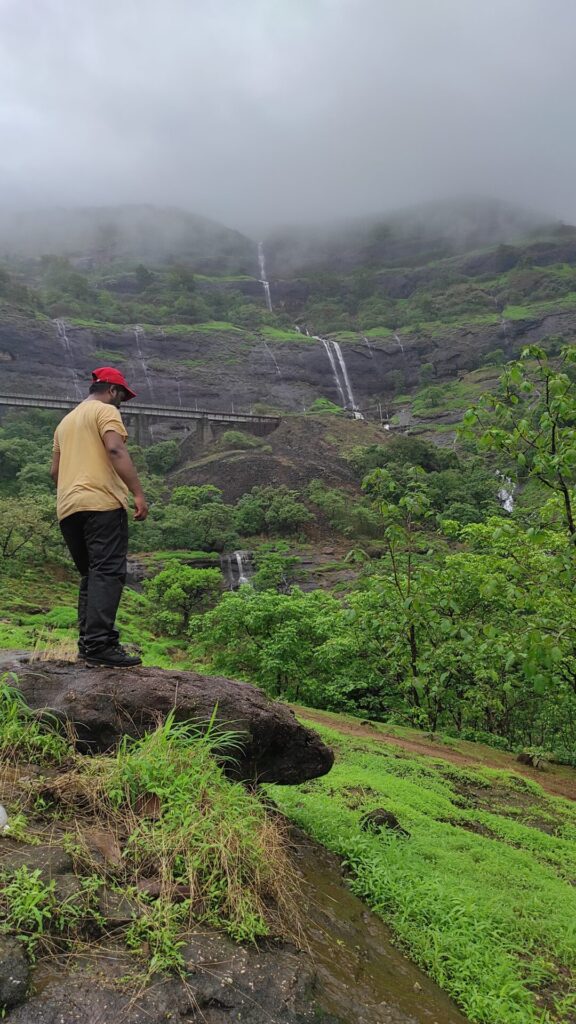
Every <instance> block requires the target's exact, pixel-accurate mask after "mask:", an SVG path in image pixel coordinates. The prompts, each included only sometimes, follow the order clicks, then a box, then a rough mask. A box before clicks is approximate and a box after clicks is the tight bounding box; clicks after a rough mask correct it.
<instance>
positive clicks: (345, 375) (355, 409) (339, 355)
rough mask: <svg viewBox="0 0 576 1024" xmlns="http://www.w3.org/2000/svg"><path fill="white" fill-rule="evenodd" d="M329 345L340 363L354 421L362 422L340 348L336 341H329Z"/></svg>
mask: <svg viewBox="0 0 576 1024" xmlns="http://www.w3.org/2000/svg"><path fill="white" fill-rule="evenodd" d="M330 345H333V346H334V351H335V352H336V357H337V359H338V362H339V363H340V369H341V371H342V376H343V378H344V384H345V385H346V391H347V392H348V402H349V404H350V408H351V409H352V412H353V413H354V419H355V420H363V419H364V417H363V415H362V413H361V412H360V410H359V408H358V406H357V405H356V399H355V398H354V395H353V393H352V385H351V383H350V378H349V376H348V370H347V369H346V363H345V361H344V356H343V354H342V349H341V348H340V345H339V344H338V342H337V341H331V342H330Z"/></svg>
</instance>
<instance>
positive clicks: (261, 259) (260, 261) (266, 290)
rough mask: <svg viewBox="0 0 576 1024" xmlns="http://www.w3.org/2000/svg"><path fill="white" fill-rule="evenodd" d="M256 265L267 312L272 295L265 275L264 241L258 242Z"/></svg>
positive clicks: (270, 309) (270, 306) (270, 307)
mask: <svg viewBox="0 0 576 1024" xmlns="http://www.w3.org/2000/svg"><path fill="white" fill-rule="evenodd" d="M258 265H259V267H260V284H261V285H262V287H263V288H264V297H265V299H266V309H267V310H268V312H269V313H271V312H272V296H271V295H270V282H269V281H268V278H267V277H266V259H265V256H264V243H263V242H258Z"/></svg>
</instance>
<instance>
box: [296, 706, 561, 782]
mask: <svg viewBox="0 0 576 1024" xmlns="http://www.w3.org/2000/svg"><path fill="white" fill-rule="evenodd" d="M292 710H293V711H294V713H295V714H296V715H298V717H299V718H306V719H308V720H309V721H311V722H318V724H319V725H325V726H327V727H328V728H330V729H335V730H336V731H337V732H341V733H342V734H343V735H345V736H358V737H359V738H361V739H364V740H371V741H373V742H374V743H386V744H390V745H392V746H395V747H399V748H400V749H401V750H405V751H406V752H407V753H411V754H418V755H420V756H422V757H435V758H441V759H442V760H443V761H451V762H452V764H459V765H470V766H471V767H485V768H497V769H499V770H501V771H507V772H515V773H516V775H523V776H524V777H525V778H527V779H531V780H532V781H533V782H537V783H538V784H539V785H540V786H542V789H545V790H546V791H547V792H548V793H552V794H553V796H563V797H565V799H567V800H576V770H574V769H572V768H565V767H564V766H562V765H549V766H548V767H547V768H546V770H545V771H539V770H537V769H536V768H530V766H529V765H523V764H518V762H517V761H516V759H515V756H514V754H507V753H505V752H504V751H501V750H495V749H494V748H493V747H487V746H485V745H484V744H482V743H468V742H467V741H465V740H454V743H455V744H456V743H457V744H458V748H459V749H457V748H456V747H452V746H450V747H449V746H446V744H445V743H443V742H442V740H440V739H438V740H429V739H426V738H425V737H424V736H422V737H421V738H420V737H419V736H414V737H401V736H395V735H394V734H391V733H387V732H385V731H383V730H384V727H383V726H380V727H377V726H376V727H373V726H371V725H362V724H361V723H360V722H358V724H355V723H352V722H349V721H345V720H344V719H342V718H341V717H340V716H339V715H333V714H330V712H329V711H317V710H316V709H313V708H303V707H299V706H297V705H292Z"/></svg>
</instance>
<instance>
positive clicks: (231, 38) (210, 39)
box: [0, 0, 576, 233]
mask: <svg viewBox="0 0 576 1024" xmlns="http://www.w3.org/2000/svg"><path fill="white" fill-rule="evenodd" d="M575 36H576V7H574V5H572V4H571V3H569V2H568V0H547V2H545V0H498V2H496V0H487V2H486V0H485V2H482V0H464V2H463V0H434V2H433V3H431V2H430V0H405V2H404V3H403V4H401V5H400V4H398V3H396V2H394V3H393V2H391V0H243V2H241V3H240V2H238V0H213V2H212V3H211V4H206V3H205V2H204V0H164V2H163V3H162V4H159V3H158V2H157V0H122V2H121V3H117V2H112V0H86V2H85V3H79V4H74V3H72V2H71V0H35V2H34V3H33V4H26V3H22V2H21V0H0V139H1V145H0V189H1V195H2V196H3V197H4V200H5V201H7V202H10V203H12V204H14V205H37V204H47V203H66V204H78V203H81V204H102V203H124V202H152V203H157V204H163V205H182V206H184V207H186V208H187V209H190V210H193V211H196V212H198V213H202V214H204V215H206V216H210V217H215V218H217V219H219V220H222V221H224V222H226V223H228V224H230V225H232V226H236V227H239V228H240V229H242V230H248V231H251V232H253V233H254V232H258V231H260V230H265V229H268V228H269V227H272V226H273V225H276V224H279V223H295V222H303V221H310V220H324V219H327V218H335V217H342V216H354V215H357V214H365V213H370V212H378V211H388V210H390V209H395V208H399V207H401V206H403V205H406V204H411V203H415V202H420V201H422V200H426V199H433V198H438V197H446V196H451V195H462V194H475V195H478V194H482V195H491V196H500V197H502V198H505V199H511V200H513V201H517V202H520V203H522V204H525V205H528V206H531V207H536V208H540V209H543V210H545V211H547V212H550V213H551V214H553V215H556V216H560V217H563V218H564V219H567V220H576V198H574V188H573V181H574V177H575V174H576V140H575V138H574V133H573V131H572V124H573V107H574V99H573V97H574V95H575V91H576V89H575V87H576V65H575V62H574V59H573V40H574V38H575Z"/></svg>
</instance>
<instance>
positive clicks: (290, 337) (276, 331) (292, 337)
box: [262, 327, 317, 345]
mask: <svg viewBox="0 0 576 1024" xmlns="http://www.w3.org/2000/svg"><path fill="white" fill-rule="evenodd" d="M262 334H263V335H264V337H265V338H269V339H270V340H271V341H294V342H296V343H298V344H302V343H303V342H304V343H306V344H310V342H311V343H312V344H313V345H316V344H317V342H315V341H314V338H309V337H308V335H307V334H299V333H298V331H287V330H283V329H282V328H281V327H263V328H262Z"/></svg>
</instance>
